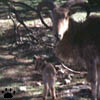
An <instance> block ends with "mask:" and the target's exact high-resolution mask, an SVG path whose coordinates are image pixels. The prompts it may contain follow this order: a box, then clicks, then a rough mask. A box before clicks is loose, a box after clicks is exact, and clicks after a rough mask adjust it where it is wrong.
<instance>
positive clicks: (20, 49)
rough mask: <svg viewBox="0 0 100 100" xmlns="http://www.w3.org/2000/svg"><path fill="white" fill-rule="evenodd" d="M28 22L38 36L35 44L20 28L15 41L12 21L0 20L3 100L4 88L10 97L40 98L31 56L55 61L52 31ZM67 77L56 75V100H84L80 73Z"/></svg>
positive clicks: (20, 99)
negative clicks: (17, 41) (18, 37)
mask: <svg viewBox="0 0 100 100" xmlns="http://www.w3.org/2000/svg"><path fill="white" fill-rule="evenodd" d="M28 25H29V26H30V27H31V28H30V29H31V30H32V31H33V35H34V36H35V37H36V38H37V39H38V41H39V42H38V43H35V42H30V41H29V37H28V36H26V33H27V32H26V31H25V29H23V28H22V27H21V28H20V29H19V34H20V37H21V38H22V40H21V41H20V42H19V43H17V44H16V41H15V38H16V37H15V34H14V30H13V27H12V23H10V24H9V21H0V28H1V34H2V35H1V37H0V100H5V99H4V94H5V93H7V91H6V88H7V89H8V92H10V93H12V95H13V98H12V99H10V100H42V91H43V84H42V78H41V75H40V73H39V72H38V71H36V70H34V61H35V59H34V55H37V56H41V57H44V58H45V59H46V60H47V61H48V62H50V63H53V64H57V62H56V60H55V58H54V55H53V48H54V42H55V41H54V40H55V38H54V35H53V33H52V32H51V31H49V30H47V29H45V28H44V27H43V26H42V25H39V24H38V25H37V26H36V25H35V26H34V25H32V24H30V23H29V24H28ZM57 65H58V66H60V65H59V64H57ZM67 77H68V73H67V74H64V75H62V74H61V75H59V74H58V79H57V82H56V93H57V100H87V99H88V98H90V96H91V95H90V93H91V92H90V89H89V85H88V84H87V82H86V80H85V79H84V77H83V76H80V75H73V78H72V80H70V79H69V78H67ZM67 80H69V81H71V82H69V81H67ZM68 82H69V83H68ZM10 88H11V89H12V90H11V91H10ZM2 91H3V92H4V93H2ZM14 91H15V93H14ZM48 100H51V98H50V97H49V98H48Z"/></svg>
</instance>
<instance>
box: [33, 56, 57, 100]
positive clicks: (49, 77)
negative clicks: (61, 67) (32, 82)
mask: <svg viewBox="0 0 100 100" xmlns="http://www.w3.org/2000/svg"><path fill="white" fill-rule="evenodd" d="M35 65H36V69H38V70H40V72H41V74H42V79H43V84H44V91H43V100H46V99H47V95H48V92H49V93H50V95H51V96H52V98H53V99H56V93H55V81H56V69H55V68H54V66H53V65H52V64H50V63H47V62H45V61H44V60H42V59H41V58H39V59H38V60H36V62H35Z"/></svg>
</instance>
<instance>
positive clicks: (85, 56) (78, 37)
mask: <svg viewBox="0 0 100 100" xmlns="http://www.w3.org/2000/svg"><path fill="white" fill-rule="evenodd" d="M59 11H60V10H58V11H55V16H57V15H58V14H62V13H66V17H64V18H63V19H60V18H59V19H57V23H56V25H55V26H54V29H55V30H56V31H55V32H56V34H58V36H61V38H60V42H59V43H58V44H57V46H56V49H55V53H56V55H57V57H59V58H60V59H61V60H62V61H64V63H65V64H69V65H75V66H79V65H80V66H83V67H84V66H86V67H87V70H88V77H87V79H88V81H89V82H90V83H91V88H92V95H93V99H92V100H96V99H97V100H100V82H99V81H100V80H99V79H100V53H99V52H100V17H98V16H90V17H89V18H87V20H86V21H84V22H76V21H74V20H73V19H72V18H71V17H70V16H69V10H68V9H67V10H66V12H62V13H60V12H59ZM56 13H57V14H56ZM55 20H56V19H55ZM64 20H66V21H65V22H66V23H67V24H62V23H63V21H64ZM61 24H62V26H61ZM65 25H68V26H66V27H65ZM64 28H65V29H64ZM63 29H64V30H66V31H61V30H63ZM56 36H57V35H56ZM96 59H98V60H96ZM98 88H99V89H98Z"/></svg>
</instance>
